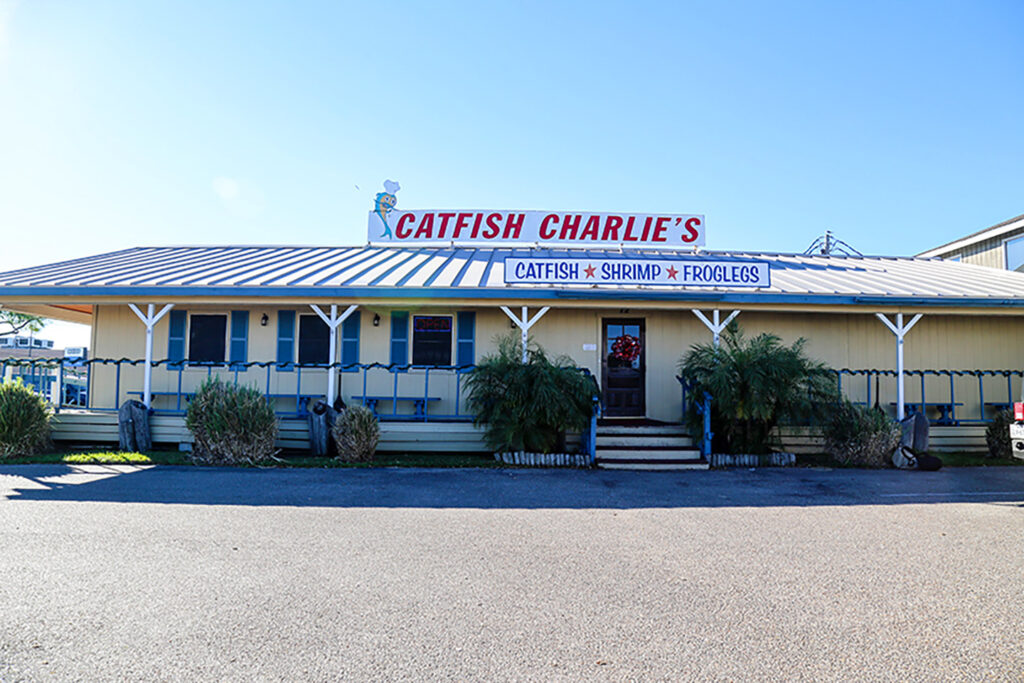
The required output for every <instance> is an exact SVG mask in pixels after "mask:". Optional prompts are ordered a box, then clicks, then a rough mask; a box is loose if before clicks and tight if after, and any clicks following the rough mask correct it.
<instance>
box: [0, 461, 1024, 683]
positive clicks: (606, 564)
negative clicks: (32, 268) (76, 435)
mask: <svg viewBox="0 0 1024 683" xmlns="http://www.w3.org/2000/svg"><path fill="white" fill-rule="evenodd" d="M1022 639H1024V468H995V467H993V468H970V469H947V470H943V471H941V472H937V473H916V472H910V473H907V472H896V471H880V472H864V471H816V470H758V471H746V470H740V471H725V472H681V473H643V472H637V473H633V472H601V471H599V472H589V471H587V472H581V471H556V470H536V471H532V470H416V469H375V470H299V469H289V470H237V469H199V468H175V467H156V468H135V467H107V466H78V467H65V466H0V680H2V681H5V682H6V681H20V680H125V679H127V680H182V681H185V680H188V681H194V680H409V681H413V680H415V681H422V680H460V681H461V680H537V681H541V680H543V681H548V680H580V679H587V680H592V679H593V680H614V681H621V680H851V679H852V680H893V681H895V680H901V681H902V680H922V679H927V680H965V679H969V680H1021V679H1022V678H1024V647H1022Z"/></svg>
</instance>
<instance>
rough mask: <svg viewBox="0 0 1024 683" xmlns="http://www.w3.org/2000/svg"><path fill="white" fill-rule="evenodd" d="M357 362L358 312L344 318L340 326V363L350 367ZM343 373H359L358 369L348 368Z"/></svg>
mask: <svg viewBox="0 0 1024 683" xmlns="http://www.w3.org/2000/svg"><path fill="white" fill-rule="evenodd" d="M358 362H359V311H353V312H352V315H350V316H349V317H347V318H345V322H343V323H342V324H341V363H342V365H343V366H344V365H352V364H354V363H358ZM343 372H359V369H358V368H350V369H348V370H344V371H343Z"/></svg>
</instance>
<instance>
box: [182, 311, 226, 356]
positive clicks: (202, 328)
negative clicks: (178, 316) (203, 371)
mask: <svg viewBox="0 0 1024 683" xmlns="http://www.w3.org/2000/svg"><path fill="white" fill-rule="evenodd" d="M227 329H228V317H227V316H226V315H193V316H192V319H191V320H189V330H188V361H189V362H190V363H223V362H224V342H225V337H226V335H227Z"/></svg>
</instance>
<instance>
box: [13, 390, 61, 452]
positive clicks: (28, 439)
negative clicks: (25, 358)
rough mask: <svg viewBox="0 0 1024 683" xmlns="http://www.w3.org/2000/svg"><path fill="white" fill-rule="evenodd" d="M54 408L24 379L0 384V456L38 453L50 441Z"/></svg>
mask: <svg viewBox="0 0 1024 683" xmlns="http://www.w3.org/2000/svg"><path fill="white" fill-rule="evenodd" d="M52 415H53V411H52V410H51V409H50V406H49V404H48V403H47V402H46V399H45V398H43V396H42V395H40V394H38V393H36V392H35V391H34V390H33V389H32V387H29V386H26V385H25V384H22V382H21V380H20V379H16V380H14V381H13V382H12V381H9V380H8V381H4V382H2V383H0V457H2V458H10V457H15V456H24V455H35V454H36V453H40V452H42V451H43V450H45V449H46V447H47V446H48V445H49V443H50V417H51V416H52Z"/></svg>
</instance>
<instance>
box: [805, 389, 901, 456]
mask: <svg viewBox="0 0 1024 683" xmlns="http://www.w3.org/2000/svg"><path fill="white" fill-rule="evenodd" d="M901 433H902V430H901V429H900V426H899V424H898V423H896V422H893V421H892V420H891V419H889V416H888V415H886V414H885V413H884V412H882V411H881V410H879V409H878V408H868V407H866V406H861V405H856V404H854V403H850V402H849V401H847V400H843V401H842V402H841V403H839V404H837V405H836V406H835V407H834V409H833V410H832V413H831V415H830V416H829V418H828V419H827V420H826V421H825V424H824V429H823V435H824V437H825V450H826V451H827V452H828V454H829V455H831V456H832V457H833V458H835V459H836V460H838V461H839V462H841V463H843V464H844V465H856V466H858V467H888V466H890V465H891V458H892V454H893V451H895V450H896V447H897V446H898V445H899V443H900V435H901Z"/></svg>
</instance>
